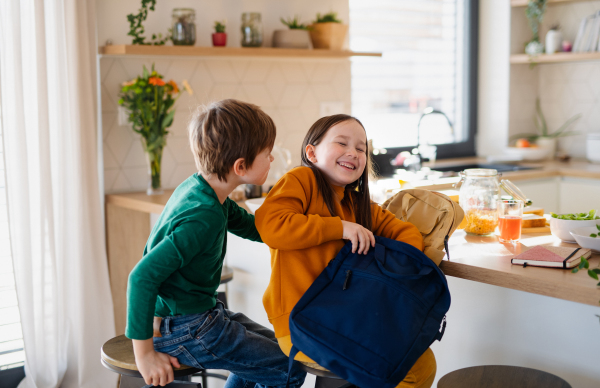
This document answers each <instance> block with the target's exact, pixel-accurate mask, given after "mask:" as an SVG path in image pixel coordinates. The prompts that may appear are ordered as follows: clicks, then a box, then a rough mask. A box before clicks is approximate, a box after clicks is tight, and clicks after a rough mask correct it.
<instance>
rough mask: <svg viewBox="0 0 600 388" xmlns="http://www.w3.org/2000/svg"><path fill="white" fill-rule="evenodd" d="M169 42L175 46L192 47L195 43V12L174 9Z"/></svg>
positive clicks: (186, 9)
mask: <svg viewBox="0 0 600 388" xmlns="http://www.w3.org/2000/svg"><path fill="white" fill-rule="evenodd" d="M172 16H173V25H172V32H171V34H172V36H171V40H172V41H173V44H174V45H175V46H193V45H194V43H196V11H194V10H193V9H191V8H174V9H173V14H172Z"/></svg>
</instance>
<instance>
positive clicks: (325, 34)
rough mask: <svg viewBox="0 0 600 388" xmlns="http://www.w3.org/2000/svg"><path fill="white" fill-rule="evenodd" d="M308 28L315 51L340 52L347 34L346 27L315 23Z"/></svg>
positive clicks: (340, 24) (339, 24) (344, 25)
mask: <svg viewBox="0 0 600 388" xmlns="http://www.w3.org/2000/svg"><path fill="white" fill-rule="evenodd" d="M308 28H309V32H310V39H311V40H312V44H313V47H314V48H316V49H329V50H341V49H342V47H343V46H344V41H345V40H346V34H347V33H348V25H347V24H342V23H315V24H312V25H310V26H308Z"/></svg>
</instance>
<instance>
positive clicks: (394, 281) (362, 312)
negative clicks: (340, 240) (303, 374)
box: [289, 237, 450, 388]
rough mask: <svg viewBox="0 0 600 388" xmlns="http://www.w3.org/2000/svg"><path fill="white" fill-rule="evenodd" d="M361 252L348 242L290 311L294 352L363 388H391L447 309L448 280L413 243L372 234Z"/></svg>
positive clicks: (438, 332)
mask: <svg viewBox="0 0 600 388" xmlns="http://www.w3.org/2000/svg"><path fill="white" fill-rule="evenodd" d="M375 239H376V242H377V244H376V246H375V248H371V249H370V250H369V253H368V254H367V255H359V254H357V253H352V245H351V243H347V244H346V245H345V246H344V248H342V250H341V251H340V252H339V253H338V255H337V256H336V257H335V259H333V260H332V261H330V262H329V264H328V266H327V267H326V268H325V270H323V272H321V274H320V275H319V276H318V277H317V279H316V280H315V281H314V283H313V284H312V285H311V286H310V288H309V289H308V290H307V291H306V292H305V293H304V295H303V296H302V298H301V299H300V301H298V303H297V304H296V306H295V307H294V309H293V310H292V313H291V314H290V332H291V340H292V344H293V345H294V346H293V347H292V350H291V352H290V355H289V356H290V370H291V366H292V363H293V359H294V356H295V355H296V354H297V353H298V351H301V352H303V353H304V354H306V355H307V356H308V357H310V358H311V359H313V360H314V361H315V362H316V363H318V364H319V365H320V366H322V367H324V368H327V369H329V370H330V371H332V372H334V373H335V374H336V375H338V376H339V377H341V378H343V379H344V380H347V381H349V382H351V383H352V384H355V385H357V386H359V387H361V388H369V387H373V388H394V387H396V385H398V383H400V381H402V380H403V379H404V377H405V376H406V374H407V373H408V371H409V370H410V369H411V368H412V366H413V365H414V364H415V362H416V361H417V359H418V358H419V357H420V356H421V355H422V354H423V353H424V352H425V351H426V350H427V348H428V347H429V346H430V345H431V344H432V343H433V341H435V340H441V339H442V336H443V335H444V330H445V328H446V317H445V315H446V312H447V311H448V309H449V308H450V291H449V290H448V283H447V281H446V277H445V276H444V274H443V273H442V271H441V270H440V269H439V268H438V266H437V265H436V264H435V263H434V262H433V261H431V259H429V258H428V257H427V256H426V255H425V254H424V253H423V252H421V251H420V250H418V249H417V248H415V247H413V246H412V245H409V244H406V243H403V242H399V241H395V240H391V239H388V238H384V237H376V238H375Z"/></svg>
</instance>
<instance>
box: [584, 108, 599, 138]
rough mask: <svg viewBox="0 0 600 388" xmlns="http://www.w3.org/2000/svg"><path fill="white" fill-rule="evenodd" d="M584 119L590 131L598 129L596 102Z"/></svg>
mask: <svg viewBox="0 0 600 388" xmlns="http://www.w3.org/2000/svg"><path fill="white" fill-rule="evenodd" d="M586 121H587V126H588V128H589V130H590V131H592V132H598V131H600V106H599V104H598V103H596V104H594V105H593V106H592V108H591V109H590V110H589V111H588V113H587V120H586Z"/></svg>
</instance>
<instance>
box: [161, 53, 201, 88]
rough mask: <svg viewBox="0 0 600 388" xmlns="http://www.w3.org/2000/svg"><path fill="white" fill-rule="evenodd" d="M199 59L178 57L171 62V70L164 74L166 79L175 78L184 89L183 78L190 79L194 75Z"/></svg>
mask: <svg viewBox="0 0 600 388" xmlns="http://www.w3.org/2000/svg"><path fill="white" fill-rule="evenodd" d="M198 62H199V61H198V60H197V59H177V60H173V61H172V62H171V66H169V70H168V71H167V72H166V73H165V74H163V76H164V79H165V80H166V81H169V80H173V81H175V82H176V83H177V85H179V88H180V89H182V85H181V82H182V81H183V80H187V81H189V80H190V79H192V77H193V76H194V72H195V71H196V67H197V66H198Z"/></svg>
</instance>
